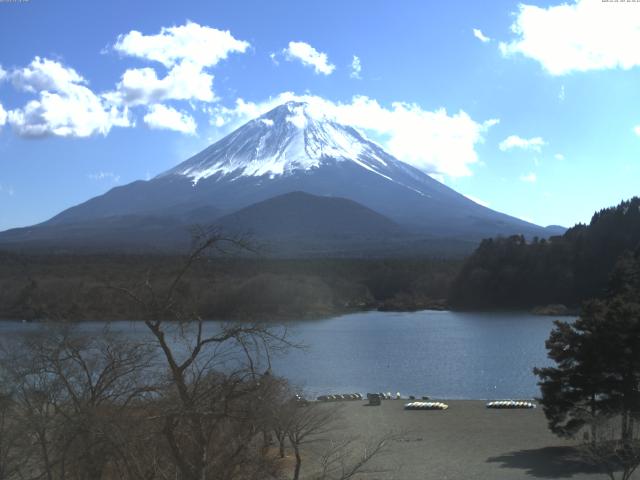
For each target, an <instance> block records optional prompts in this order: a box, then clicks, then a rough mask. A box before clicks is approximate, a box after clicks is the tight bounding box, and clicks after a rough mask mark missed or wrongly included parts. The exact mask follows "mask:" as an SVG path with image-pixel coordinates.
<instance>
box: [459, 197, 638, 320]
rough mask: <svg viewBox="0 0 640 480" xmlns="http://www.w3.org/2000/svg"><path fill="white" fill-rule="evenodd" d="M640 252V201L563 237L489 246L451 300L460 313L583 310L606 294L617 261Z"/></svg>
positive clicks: (466, 268)
mask: <svg viewBox="0 0 640 480" xmlns="http://www.w3.org/2000/svg"><path fill="white" fill-rule="evenodd" d="M625 252H640V198H638V197H634V198H632V199H631V200H628V201H623V202H622V203H620V204H619V205H618V206H616V207H611V208H606V209H603V210H600V211H599V212H597V213H595V214H594V215H593V217H592V219H591V222H590V223H589V225H584V224H578V225H576V226H575V227H573V228H571V229H569V230H567V232H566V233H565V234H564V235H562V236H556V237H551V238H549V239H548V240H547V239H538V238H534V239H533V240H532V241H527V240H526V239H525V238H524V237H522V236H511V237H508V238H496V239H488V240H483V241H482V243H481V244H480V246H479V247H478V249H477V250H476V251H475V252H474V253H473V254H472V255H471V256H470V257H469V258H468V259H467V260H466V261H465V262H464V264H463V266H462V268H461V270H460V272H459V274H458V275H457V277H456V279H455V280H454V282H453V283H452V287H451V292H450V296H449V300H450V303H451V304H452V305H453V306H454V307H455V308H461V309H471V308H474V309H475V308H481V309H493V308H498V309H510V308H514V309H530V308H533V307H536V306H541V305H549V304H564V305H567V306H570V307H574V308H575V307H579V306H580V304H581V303H582V302H583V301H584V300H586V299H588V298H594V297H600V296H602V295H604V294H605V293H606V289H607V283H608V281H609V277H610V275H611V272H612V270H613V268H614V266H615V264H616V261H617V260H618V259H619V258H620V257H621V256H622V255H623V254H625Z"/></svg>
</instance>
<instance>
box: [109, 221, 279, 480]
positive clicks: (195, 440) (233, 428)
mask: <svg viewBox="0 0 640 480" xmlns="http://www.w3.org/2000/svg"><path fill="white" fill-rule="evenodd" d="M247 248H249V247H248V244H247V243H246V242H244V241H243V240H242V239H237V238H230V237H225V236H223V235H221V234H219V233H217V232H215V231H214V232H207V234H206V235H202V236H200V237H197V239H196V243H195V247H194V249H193V251H192V253H191V254H190V255H189V256H187V258H186V259H185V263H184V266H183V268H182V269H181V270H180V271H179V272H178V273H177V274H176V276H175V278H174V279H173V281H171V282H170V284H169V286H168V287H167V288H166V289H165V290H164V291H162V292H161V291H159V290H158V289H157V288H155V287H154V286H153V285H152V284H151V282H150V281H149V279H147V281H145V282H144V284H143V285H142V286H141V287H140V288H138V289H137V291H134V290H131V289H122V288H120V289H119V290H121V291H122V292H123V293H124V294H125V295H127V296H128V297H129V298H130V299H132V300H133V301H135V302H136V303H137V304H138V305H139V306H140V307H141V309H142V311H144V312H145V314H146V316H145V318H144V323H145V325H146V326H147V328H148V330H149V332H150V333H151V335H152V336H153V338H154V340H155V342H156V345H157V346H158V348H159V350H160V352H161V355H162V357H163V361H164V363H165V365H166V366H167V369H168V377H169V384H170V385H171V389H172V391H171V393H170V395H169V396H168V397H167V399H166V401H165V403H164V408H162V413H161V415H162V417H163V426H162V435H163V436H164V438H165V440H166V442H167V445H168V447H169V450H170V452H171V455H172V458H173V460H174V462H175V464H176V466H177V470H178V471H179V472H180V476H181V478H183V479H184V480H206V479H209V478H234V475H235V474H236V473H237V471H238V470H239V469H244V470H245V472H244V474H245V475H247V474H248V473H247V472H246V469H247V466H248V465H250V462H247V461H246V460H247V455H248V453H249V449H250V448H251V444H252V443H253V442H254V441H255V439H256V437H257V436H258V435H259V434H260V433H261V432H262V431H263V429H261V428H260V425H259V424H260V419H258V418H256V416H255V415H252V414H251V412H250V409H248V408H247V405H248V404H251V402H252V401H253V400H252V399H255V398H256V396H257V395H258V394H259V392H260V391H261V390H262V389H263V384H262V383H261V374H260V373H259V372H260V371H264V370H265V369H267V370H268V369H269V367H270V358H271V357H270V356H271V354H272V353H273V352H274V351H275V350H279V349H282V348H285V347H287V346H289V343H288V342H287V340H286V330H276V329H274V328H272V327H269V326H267V325H265V324H259V323H251V324H245V323H228V324H222V325H212V324H206V323H205V321H204V319H202V318H201V317H200V316H199V315H198V314H197V312H195V311H193V309H191V308H190V306H189V302H188V296H186V295H182V293H183V292H182V291H181V288H182V280H183V278H184V277H185V275H186V274H187V272H188V271H189V269H190V268H192V267H193V266H194V264H195V263H196V262H197V261H199V260H206V259H207V258H208V255H209V254H210V253H211V252H212V251H213V252H214V253H216V254H220V253H226V252H227V251H228V250H229V249H247Z"/></svg>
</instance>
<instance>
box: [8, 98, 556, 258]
mask: <svg viewBox="0 0 640 480" xmlns="http://www.w3.org/2000/svg"><path fill="white" fill-rule="evenodd" d="M290 192H304V193H307V194H310V195H314V196H318V197H336V198H343V199H347V200H350V201H353V202H356V203H357V204H359V205H361V206H362V207H364V208H366V209H369V210H372V211H373V212H375V213H376V214H379V215H381V216H382V217H386V218H388V219H389V220H390V221H392V222H394V223H395V224H397V225H399V226H400V227H402V229H403V230H404V231H406V232H409V233H411V234H412V235H416V236H423V237H425V238H431V239H433V238H436V239H447V238H453V239H457V240H461V241H464V242H476V241H480V240H481V239H482V238H485V237H492V236H496V235H511V234H524V235H525V236H528V237H533V236H540V237H546V236H549V235H550V234H555V233H557V232H556V231H555V230H554V229H552V230H548V229H545V228H543V227H539V226H537V225H534V224H531V223H528V222H526V221H524V220H520V219H517V218H515V217H511V216H509V215H505V214H503V213H500V212H496V211H493V210H491V209H489V208H486V207H484V206H481V205H479V204H477V203H475V202H473V201H472V200H470V199H468V198H467V197H465V196H463V195H461V194H460V193H458V192H456V191H455V190H453V189H451V188H449V187H447V186H446V185H444V184H442V183H440V182H438V181H436V180H434V179H432V178H431V177H430V176H428V175H427V174H425V173H423V172H421V171H420V170H418V169H416V168H415V167H413V166H411V165H409V164H407V163H404V162H402V161H400V160H398V159H397V158H395V157H393V156H392V155H390V154H388V153H387V152H385V151H384V149H382V147H380V146H379V145H378V144H377V143H375V142H373V141H371V140H369V139H367V138H366V137H365V136H364V135H363V134H361V133H360V132H358V131H357V130H356V129H354V128H353V127H350V126H348V125H342V124H340V123H338V122H337V121H335V120H334V119H331V118H329V117H327V116H326V115H324V114H323V113H322V112H318V111H316V110H315V109H314V108H313V107H312V106H310V105H308V104H306V103H302V102H289V103H286V104H283V105H280V106H278V107H276V108H274V109H272V110H270V111H269V112H267V113H265V114H264V115H261V116H260V117H258V118H256V119H254V120H251V121H249V122H247V123H246V124H244V125H243V126H241V127H240V128H238V129H236V130H235V131H234V132H232V133H230V134H229V135H227V136H226V137H224V138H222V139H221V140H219V141H217V142H215V143H214V144H212V145H210V146H209V147H207V148H205V149H204V150H202V151H201V152H199V153H198V154H196V155H194V156H192V157H191V158H189V159H187V160H186V161H184V162H182V163H180V164H178V165H176V166H175V167H173V168H171V169H169V170H167V171H165V172H162V173H161V174H159V175H157V176H156V177H154V178H152V179H151V180H148V181H142V180H138V181H135V182H132V183H130V184H128V185H123V186H119V187H116V188H114V189H112V190H110V191H108V192H107V193H105V194H103V195H100V196H97V197H94V198H92V199H89V200H88V201H86V202H84V203H81V204H79V205H76V206H74V207H71V208H69V209H67V210H65V211H63V212H60V213H59V214H58V215H56V216H54V217H52V218H51V219H49V220H47V221H46V222H43V223H41V224H39V225H35V226H32V227H28V228H26V229H14V230H10V231H7V232H3V233H0V244H2V243H3V242H5V241H6V240H7V239H9V238H10V239H11V240H12V241H14V242H15V241H20V238H22V239H24V240H28V241H30V242H32V243H37V241H38V238H39V237H42V236H43V235H44V236H47V238H48V239H49V240H51V239H52V238H53V237H55V239H57V240H56V241H59V242H60V243H61V244H64V242H65V229H66V230H68V229H69V228H70V226H71V225H75V226H76V227H74V228H76V230H77V228H78V226H79V225H85V226H86V228H89V227H90V225H95V224H97V223H99V222H100V219H106V218H113V217H122V218H128V217H131V216H141V217H144V218H147V219H149V218H154V219H156V220H154V222H156V223H157V222H159V221H160V220H159V219H165V220H167V222H166V223H167V228H168V229H170V228H174V229H175V228H177V227H176V225H177V224H184V223H185V221H184V220H185V219H188V220H189V222H191V223H193V224H194V223H200V224H202V223H205V224H208V223H211V222H212V221H213V220H215V219H216V218H219V217H224V216H225V215H231V214H233V213H234V212H237V211H239V210H241V209H243V208H247V207H249V206H250V205H253V204H257V203H260V202H263V201H266V200H268V199H270V198H274V197H278V196H280V195H284V194H287V193H290ZM198 212H200V214H198ZM172 218H173V219H177V220H178V221H177V222H175V224H176V225H174V226H173V227H170V226H169V224H170V223H171V222H169V220H168V219H172ZM111 221H113V220H111ZM300 221H302V219H301V220H300ZM160 223H162V222H160ZM187 223H188V222H187ZM125 224H126V222H125V221H123V222H121V227H122V229H123V231H122V234H123V235H127V234H128V235H133V236H135V235H136V232H135V222H132V225H131V226H130V228H131V229H132V230H131V231H129V232H127V231H126V225H125ZM45 234H46V235H45ZM170 235H175V232H170ZM160 236H161V234H159V237H160ZM148 241H149V243H150V247H153V244H154V243H161V242H160V239H157V240H156V239H154V238H153V237H152V238H149V240H148Z"/></svg>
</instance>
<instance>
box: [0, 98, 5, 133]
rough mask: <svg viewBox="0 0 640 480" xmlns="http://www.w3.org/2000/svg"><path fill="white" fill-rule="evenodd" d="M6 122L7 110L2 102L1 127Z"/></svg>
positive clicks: (0, 105)
mask: <svg viewBox="0 0 640 480" xmlns="http://www.w3.org/2000/svg"><path fill="white" fill-rule="evenodd" d="M5 123H7V111H6V110H5V109H4V107H3V106H2V104H1V103H0V127H2V126H3V125H4V124H5Z"/></svg>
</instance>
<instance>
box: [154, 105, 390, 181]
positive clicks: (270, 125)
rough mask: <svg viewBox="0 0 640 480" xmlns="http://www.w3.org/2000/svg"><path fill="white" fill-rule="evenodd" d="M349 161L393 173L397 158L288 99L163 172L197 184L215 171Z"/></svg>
mask: <svg viewBox="0 0 640 480" xmlns="http://www.w3.org/2000/svg"><path fill="white" fill-rule="evenodd" d="M342 161H350V162H354V163H356V164H357V165H359V166H361V167H362V168H365V169H367V170H369V171H371V172H373V173H377V174H378V175H381V176H383V177H386V178H388V179H390V178H389V174H390V172H389V171H388V165H389V163H393V162H398V160H396V159H395V158H393V157H391V156H390V155H388V154H386V153H385V152H384V151H383V150H382V149H381V148H380V147H379V146H378V145H376V144H375V143H373V142H371V141H370V140H368V139H367V138H365V137H364V136H363V135H362V134H360V133H359V132H357V131H356V130H355V129H354V128H352V127H349V126H346V125H341V124H339V123H338V122H336V121H335V120H332V119H331V118H330V117H328V116H327V115H325V114H324V113H323V112H320V111H319V110H318V108H317V107H315V106H311V105H309V104H308V103H306V102H294V101H292V102H287V103H285V104H283V105H280V106H278V107H276V108H274V109H273V110H271V111H269V112H267V113H265V114H264V115H262V116H260V117H258V118H256V119H254V120H252V121H250V122H249V123H247V124H245V125H244V126H242V127H240V128H239V129H238V130H236V131H235V132H233V133H232V134H230V135H228V136H227V137H225V138H224V139H222V140H220V141H219V142H217V143H215V144H213V145H211V146H210V147H209V148H207V149H205V150H203V151H202V152H200V153H199V154H197V155H196V156H194V157H193V158H191V159H189V160H188V161H186V162H184V163H182V164H180V165H178V166H177V167H175V168H173V169H171V170H169V171H168V172H165V174H163V175H167V174H180V175H184V176H187V177H189V178H191V179H192V180H193V182H194V183H197V182H198V181H200V180H201V179H204V178H208V177H211V176H213V175H216V174H221V175H223V176H227V175H230V176H232V177H240V176H253V177H260V176H262V175H268V176H270V177H272V178H273V177H274V176H278V175H287V174H291V173H292V172H294V171H295V170H310V169H313V168H319V167H320V166H321V165H323V164H326V163H331V162H342Z"/></svg>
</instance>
